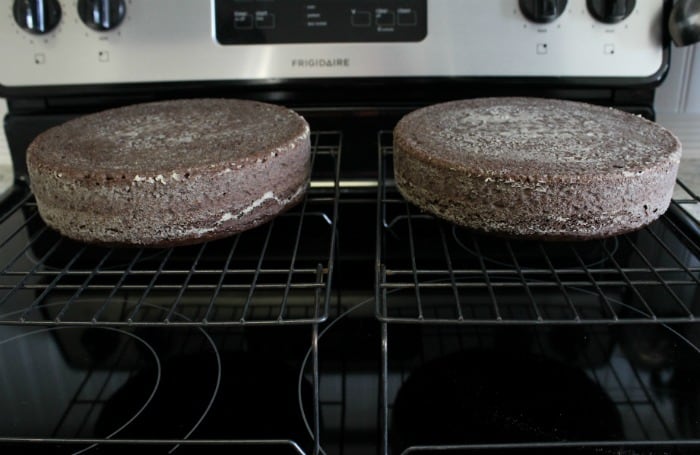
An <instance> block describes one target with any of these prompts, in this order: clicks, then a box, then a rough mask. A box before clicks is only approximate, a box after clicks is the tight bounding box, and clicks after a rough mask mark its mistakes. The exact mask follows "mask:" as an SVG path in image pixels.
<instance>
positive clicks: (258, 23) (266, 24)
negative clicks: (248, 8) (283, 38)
mask: <svg viewBox="0 0 700 455" xmlns="http://www.w3.org/2000/svg"><path fill="white" fill-rule="evenodd" d="M275 25H276V24H275V14H274V13H270V12H268V11H256V12H255V28H259V29H261V30H269V29H272V28H275Z"/></svg>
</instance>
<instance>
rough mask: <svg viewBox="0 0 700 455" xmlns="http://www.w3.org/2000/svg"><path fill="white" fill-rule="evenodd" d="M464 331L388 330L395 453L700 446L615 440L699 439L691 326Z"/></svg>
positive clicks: (698, 378)
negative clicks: (444, 447) (417, 448)
mask: <svg viewBox="0 0 700 455" xmlns="http://www.w3.org/2000/svg"><path fill="white" fill-rule="evenodd" d="M458 329H459V330H455V329H454V328H452V327H425V326H418V327H414V328H408V329H407V330H406V329H403V330H402V331H396V330H393V329H392V327H389V336H388V345H389V365H388V370H389V376H388V381H389V397H390V403H389V407H390V416H389V417H390V432H389V444H390V447H391V448H392V453H402V452H403V451H404V450H406V449H407V448H409V447H415V446H427V447H428V448H430V447H435V446H441V445H456V446H471V449H469V450H464V451H463V452H460V451H458V450H457V451H451V452H450V453H470V454H471V453H485V454H500V453H504V454H512V453H516V454H522V453H537V454H540V453H545V454H550V453H576V454H578V453H591V454H607V453H610V454H619V453H624V454H640V453H641V454H649V455H656V454H685V453H688V454H691V453H695V452H694V451H693V450H694V449H693V448H688V449H687V451H686V449H684V448H683V447H682V446H681V447H670V446H665V445H664V444H663V443H656V444H655V445H646V446H638V447H629V446H625V445H622V444H621V445H616V444H615V443H612V441H669V440H673V439H697V438H698V436H700V399H699V398H698V397H700V350H698V348H697V347H696V346H697V345H698V344H699V343H698V341H700V332H698V328H697V327H696V326H695V325H679V326H673V327H672V326H668V325H658V326H653V325H644V326H632V325H631V326H624V325H621V326H584V325H581V326H562V327H520V328H518V327H507V328H498V327H460V328H458ZM416 338H417V339H419V340H421V341H420V342H419V343H415V342H412V343H411V342H410V340H414V339H416ZM640 340H643V342H640ZM407 346H412V348H410V349H408V348H407ZM606 441H608V442H610V443H609V445H606ZM509 443H510V444H515V443H517V444H522V443H531V444H533V446H534V445H536V444H537V443H546V444H552V443H554V444H556V443H561V444H564V445H566V444H570V446H569V447H563V446H560V447H550V448H549V449H546V448H543V447H536V448H535V447H533V446H531V447H530V448H529V449H527V450H524V449H519V450H512V449H507V448H502V447H501V448H498V447H496V448H494V447H489V448H488V449H485V447H486V446H490V445H493V444H496V445H500V444H505V445H507V444H509ZM574 443H578V444H574ZM596 443H598V444H596ZM479 445H480V446H481V447H482V448H483V449H484V450H475V448H474V446H479ZM421 453H442V452H439V451H437V450H433V451H431V450H427V449H426V450H424V451H421Z"/></svg>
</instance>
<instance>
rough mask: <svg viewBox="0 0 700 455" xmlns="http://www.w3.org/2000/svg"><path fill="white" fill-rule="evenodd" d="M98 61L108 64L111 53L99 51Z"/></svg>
mask: <svg viewBox="0 0 700 455" xmlns="http://www.w3.org/2000/svg"><path fill="white" fill-rule="evenodd" d="M97 60H99V61H100V62H102V63H106V62H108V61H109V52H108V51H99V52H98V53H97Z"/></svg>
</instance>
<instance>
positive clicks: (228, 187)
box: [27, 99, 310, 247]
mask: <svg viewBox="0 0 700 455" xmlns="http://www.w3.org/2000/svg"><path fill="white" fill-rule="evenodd" d="M27 167H28V169H29V177H30V184H31V187H32V190H33V192H34V195H35V196H36V201H37V206H38V208H39V213H40V215H41V217H42V218H43V219H44V221H45V222H46V223H47V224H48V225H49V226H51V227H53V228H54V229H56V230H58V231H59V232H61V233H62V234H64V235H65V236H67V237H70V238H73V239H76V240H80V241H84V242H89V243H99V244H108V245H138V246H159V247H160V246H171V245H182V244H190V243H198V242H202V241H206V240H211V239H215V238H219V237H223V236H227V235H230V234H234V233H237V232H240V231H242V230H245V229H250V228H252V227H255V226H258V225H260V224H262V223H264V222H266V221H268V220H270V219H271V218H273V217H275V216H276V215H278V214H279V213H280V212H282V211H284V210H286V209H287V208H289V207H291V206H293V205H294V204H296V203H298V202H299V201H300V200H301V199H302V197H303V195H304V193H305V190H306V188H307V185H308V182H309V175H310V140H309V127H308V125H307V123H306V121H305V120H304V119H303V118H302V117H300V116H299V115H297V114H296V113H294V112H292V111H290V110H289V109H286V108H283V107H280V106H274V105H271V104H265V103H259V102H254V101H242V100H230V99H193V100H178V101H165V102H155V103H146V104H138V105H132V106H127V107H122V108H117V109H112V110H108V111H104V112H100V113H96V114H91V115H86V116H84V117H80V118H77V119H75V120H71V121H69V122H67V123H65V124H63V125H60V126H58V127H55V128H52V129H50V130H48V131H46V132H44V133H42V134H41V135H39V136H38V137H37V138H36V139H35V140H34V142H33V143H32V144H31V145H30V146H29V149H28V150H27Z"/></svg>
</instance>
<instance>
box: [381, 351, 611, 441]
mask: <svg viewBox="0 0 700 455" xmlns="http://www.w3.org/2000/svg"><path fill="white" fill-rule="evenodd" d="M392 416H393V420H392V427H391V434H392V439H393V444H392V446H393V447H394V448H396V449H397V451H398V453H401V451H403V450H404V449H406V448H407V447H410V446H412V445H430V444H460V443H461V444H465V443H470V444H484V443H494V442H498V443H504V444H507V443H522V442H535V441H541V442H544V441H546V442H549V441H586V440H594V441H600V440H618V439H620V438H621V437H622V436H623V431H622V420H621V417H620V413H619V412H618V410H617V408H616V407H615V405H614V403H613V402H612V400H611V399H610V397H609V396H608V395H607V394H606V392H605V391H604V390H603V388H601V387H600V386H599V385H597V384H595V383H594V382H593V381H592V380H591V379H590V378H589V377H588V376H587V375H586V374H585V372H583V371H581V370H580V369H577V368H573V367H570V366H567V365H565V364H562V363H559V362H556V361H553V360H550V359H547V358H545V357H540V356H536V355H532V354H528V353H513V352H498V351H496V350H471V351H463V352H459V353H456V354H452V355H449V356H445V357H442V358H439V359H437V360H434V361H432V362H429V363H427V364H425V365H423V366H422V367H421V368H420V369H418V370H416V371H414V372H413V373H412V374H411V376H410V377H409V379H408V380H407V381H406V382H405V383H404V384H403V385H402V386H401V388H400V389H399V393H398V395H397V397H396V401H395V402H394V408H393V414H392ZM593 416H595V417H593ZM537 452H538V450H535V451H534V452H532V453H537ZM617 452H618V450H617V449H614V450H611V451H609V452H602V451H599V450H593V451H592V453H617ZM528 453H530V452H528Z"/></svg>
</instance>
